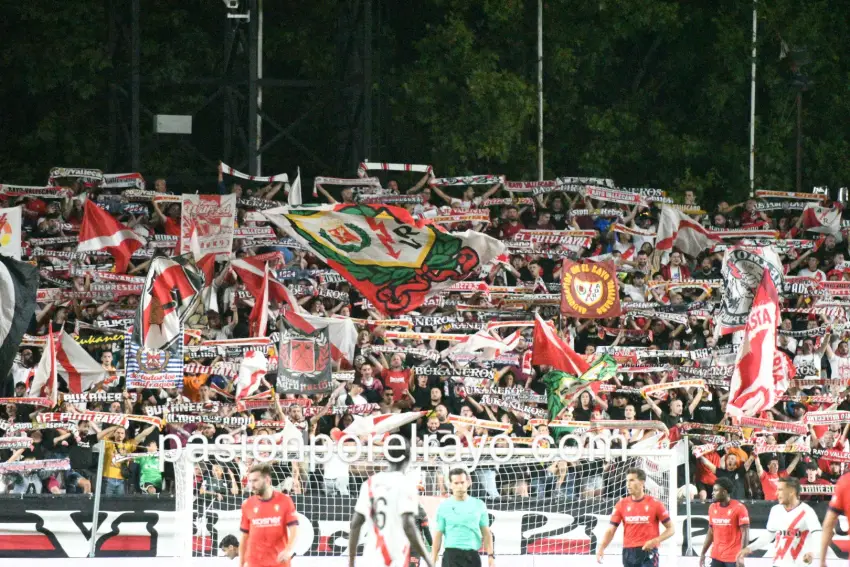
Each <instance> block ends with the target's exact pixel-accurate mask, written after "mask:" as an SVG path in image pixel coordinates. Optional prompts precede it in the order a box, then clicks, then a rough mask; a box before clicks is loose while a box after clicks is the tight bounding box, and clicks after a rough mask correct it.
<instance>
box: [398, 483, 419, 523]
mask: <svg viewBox="0 0 850 567" xmlns="http://www.w3.org/2000/svg"><path fill="white" fill-rule="evenodd" d="M405 481H406V482H405V483H404V487H403V489H402V490H399V493H398V514H399V516H403V515H404V514H413V515H414V516H415V515H416V514H417V513H418V512H419V489H418V488H417V487H416V484H414V483H413V481H411V480H409V479H405Z"/></svg>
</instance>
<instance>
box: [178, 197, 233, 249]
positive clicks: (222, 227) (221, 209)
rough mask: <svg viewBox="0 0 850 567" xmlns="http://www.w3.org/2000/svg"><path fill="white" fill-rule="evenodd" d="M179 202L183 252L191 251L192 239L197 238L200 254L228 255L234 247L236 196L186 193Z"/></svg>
mask: <svg viewBox="0 0 850 567" xmlns="http://www.w3.org/2000/svg"><path fill="white" fill-rule="evenodd" d="M180 202H181V205H182V207H183V214H182V215H181V217H180V218H181V223H182V224H181V226H180V254H188V253H190V252H192V238H197V241H198V246H199V248H200V252H201V255H206V254H223V255H227V256H229V255H230V253H231V251H232V250H233V226H234V223H235V221H236V195H188V194H184V195H183V196H182V197H181V198H180ZM193 233H194V236H193Z"/></svg>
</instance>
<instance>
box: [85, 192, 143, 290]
mask: <svg viewBox="0 0 850 567" xmlns="http://www.w3.org/2000/svg"><path fill="white" fill-rule="evenodd" d="M144 245H145V240H144V239H143V238H142V237H141V236H139V235H138V234H136V233H135V232H134V231H132V230H131V229H129V228H127V227H126V226H124V225H123V224H121V223H120V222H118V221H117V220H115V218H113V217H112V215H110V214H109V213H107V212H106V211H104V210H103V209H101V208H100V207H98V206H97V205H95V204H94V203H93V202H92V201H91V199H89V200H87V201H86V205H85V211H84V213H83V223H82V224H81V225H80V243H79V244H78V245H77V252H96V251H98V250H106V251H107V252H109V253H110V254H111V255H112V257H113V258H114V259H115V272H116V273H119V274H123V273H124V272H126V271H127V264H128V263H129V262H130V256H132V255H133V252H135V251H136V250H138V249H139V248H141V247H142V246H144Z"/></svg>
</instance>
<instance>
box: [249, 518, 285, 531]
mask: <svg viewBox="0 0 850 567" xmlns="http://www.w3.org/2000/svg"><path fill="white" fill-rule="evenodd" d="M251 525H252V526H256V527H258V528H269V527H274V526H279V525H280V516H271V517H269V518H253V519H252V520H251Z"/></svg>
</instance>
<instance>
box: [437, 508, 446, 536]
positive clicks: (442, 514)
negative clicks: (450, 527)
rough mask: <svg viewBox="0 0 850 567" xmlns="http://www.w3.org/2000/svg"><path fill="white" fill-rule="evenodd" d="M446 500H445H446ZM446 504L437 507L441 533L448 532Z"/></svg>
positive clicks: (438, 529)
mask: <svg viewBox="0 0 850 567" xmlns="http://www.w3.org/2000/svg"><path fill="white" fill-rule="evenodd" d="M444 502H445V501H444ZM445 508H446V507H445V506H443V505H442V504H440V505H439V506H438V507H437V531H438V532H440V533H446V512H445Z"/></svg>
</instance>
